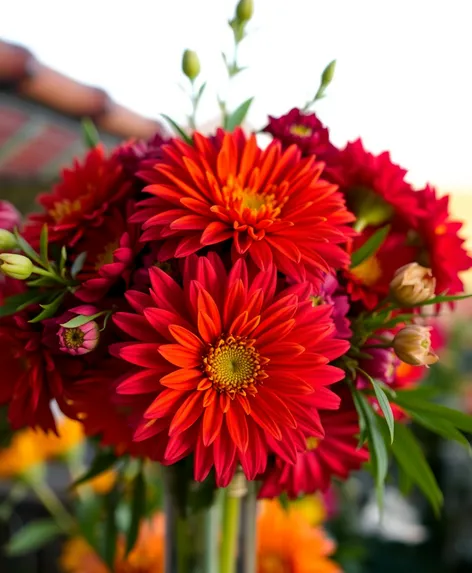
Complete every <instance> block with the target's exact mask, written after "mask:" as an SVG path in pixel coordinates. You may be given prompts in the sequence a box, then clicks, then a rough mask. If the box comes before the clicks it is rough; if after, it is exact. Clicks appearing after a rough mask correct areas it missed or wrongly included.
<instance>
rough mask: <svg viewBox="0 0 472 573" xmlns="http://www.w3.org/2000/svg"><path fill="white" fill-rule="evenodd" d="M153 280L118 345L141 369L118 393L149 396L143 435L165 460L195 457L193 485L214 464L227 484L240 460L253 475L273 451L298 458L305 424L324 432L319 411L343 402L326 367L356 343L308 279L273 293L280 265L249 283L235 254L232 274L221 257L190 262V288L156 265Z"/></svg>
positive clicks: (136, 297) (132, 296)
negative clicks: (344, 335) (337, 330)
mask: <svg viewBox="0 0 472 573" xmlns="http://www.w3.org/2000/svg"><path fill="white" fill-rule="evenodd" d="M150 277H151V282H152V289H151V294H150V296H149V295H144V294H142V293H139V292H129V293H128V295H127V298H128V301H129V303H130V304H131V305H132V306H133V308H134V309H135V311H136V313H118V314H116V315H115V316H114V320H115V323H116V324H117V325H118V326H119V327H120V328H121V329H122V330H123V331H124V332H125V333H126V334H128V335H129V336H131V337H133V338H134V339H135V340H137V342H136V341H133V342H129V343H123V344H118V345H115V346H113V347H112V352H113V354H114V355H116V356H119V357H121V358H122V359H123V360H125V361H126V362H129V363H131V364H134V365H136V366H137V367H138V369H136V371H135V372H134V373H132V374H131V375H130V376H129V377H128V378H127V379H125V380H124V381H123V382H121V384H120V385H119V387H118V392H119V393H121V394H124V395H137V396H140V395H146V396H148V397H152V398H153V402H152V404H151V405H150V406H149V408H148V409H147V410H146V412H145V413H144V416H143V417H142V420H141V422H140V424H139V426H138V427H137V430H136V433H135V440H143V439H148V438H150V437H152V436H156V438H159V440H158V441H160V443H161V444H166V449H165V452H164V455H163V457H162V459H161V460H160V461H161V462H163V463H165V464H173V463H175V462H176V461H178V460H180V459H182V458H183V457H185V456H188V455H189V454H191V453H193V454H194V455H195V458H194V459H195V477H196V479H197V480H203V479H205V477H206V476H207V475H208V473H209V471H210V470H211V468H212V467H213V466H214V467H215V472H216V479H217V482H218V484H219V485H220V486H224V485H226V484H228V483H229V481H230V480H231V478H232V476H233V475H234V472H235V471H236V467H237V465H238V464H241V465H242V467H243V470H244V472H245V473H246V475H247V476H248V478H249V479H254V477H255V476H256V475H257V474H259V473H261V472H263V471H264V470H265V466H266V463H267V458H268V456H269V453H270V452H277V454H278V455H280V456H281V457H282V458H283V459H284V460H286V461H287V462H288V463H293V462H294V461H295V460H296V456H297V451H298V450H300V449H303V448H304V447H305V440H304V434H303V432H302V430H301V429H300V426H303V427H306V428H307V431H308V432H310V435H313V436H318V437H321V436H323V429H322V427H321V425H320V423H319V414H318V410H319V409H322V408H326V409H329V408H336V407H337V405H338V403H339V400H338V398H337V396H336V395H334V394H333V393H332V392H331V391H330V390H328V389H327V388H326V386H328V385H329V384H332V383H333V382H336V381H338V380H339V379H341V378H342V377H343V375H344V374H343V372H342V371H341V370H339V369H337V368H334V367H332V366H328V365H327V363H328V362H329V360H332V359H334V358H336V357H338V356H340V355H341V354H343V353H344V352H345V351H346V350H347V348H348V347H349V344H348V343H347V342H346V341H341V340H335V339H333V335H334V325H333V323H332V321H331V320H330V313H331V309H330V307H329V306H318V307H313V304H312V302H311V300H310V298H309V294H310V292H311V288H310V285H309V284H308V283H303V284H298V285H294V286H291V287H289V288H287V289H286V290H284V291H282V292H281V293H279V294H277V295H275V288H276V271H275V267H274V266H272V265H271V266H270V267H269V268H267V270H265V271H259V272H257V273H256V274H255V276H254V277H248V271H247V266H246V263H245V262H244V261H243V260H242V259H239V260H238V262H237V263H236V264H235V265H234V267H233V268H232V270H231V272H230V273H229V275H227V274H226V271H225V268H224V266H223V264H222V262H221V260H220V259H219V258H218V257H217V256H215V255H213V254H210V255H209V256H208V258H205V257H201V258H198V257H196V256H194V257H190V258H189V260H188V261H187V264H186V268H185V271H184V273H183V287H180V286H179V285H178V284H177V283H176V282H175V281H174V280H173V279H172V278H171V277H169V275H167V274H166V273H165V272H164V271H162V270H161V269H159V268H156V267H154V268H152V269H151V270H150ZM151 456H152V457H156V456H155V452H151Z"/></svg>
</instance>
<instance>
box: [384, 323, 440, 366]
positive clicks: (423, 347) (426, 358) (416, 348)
mask: <svg viewBox="0 0 472 573" xmlns="http://www.w3.org/2000/svg"><path fill="white" fill-rule="evenodd" d="M393 348H394V350H395V353H396V355H397V356H398V358H400V360H402V361H403V362H406V363H407V364H411V365H412V366H429V365H430V364H434V363H435V362H437V361H438V360H439V359H438V356H437V355H436V354H435V353H434V352H433V350H432V348H431V327H429V326H419V325H418V324H410V325H408V326H405V327H404V328H402V329H401V330H400V331H398V332H397V334H396V335H395V338H394V339H393Z"/></svg>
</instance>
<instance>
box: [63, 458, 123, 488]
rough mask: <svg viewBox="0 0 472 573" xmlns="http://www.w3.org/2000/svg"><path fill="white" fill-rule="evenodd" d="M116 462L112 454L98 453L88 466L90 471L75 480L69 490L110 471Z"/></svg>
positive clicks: (116, 459)
mask: <svg viewBox="0 0 472 573" xmlns="http://www.w3.org/2000/svg"><path fill="white" fill-rule="evenodd" d="M117 461H118V458H117V457H116V456H115V454H114V453H113V452H110V451H99V452H98V453H97V455H96V456H95V458H94V460H93V461H92V463H91V465H90V469H89V470H88V471H87V472H85V473H84V475H82V476H81V477H79V478H78V479H76V480H75V482H74V483H73V484H72V485H71V486H70V488H75V487H77V486H79V485H81V484H83V483H86V482H88V481H89V480H91V479H92V478H94V477H96V476H98V475H100V474H101V473H103V472H104V471H105V470H108V469H110V468H111V467H113V466H114V465H115V463H116V462H117Z"/></svg>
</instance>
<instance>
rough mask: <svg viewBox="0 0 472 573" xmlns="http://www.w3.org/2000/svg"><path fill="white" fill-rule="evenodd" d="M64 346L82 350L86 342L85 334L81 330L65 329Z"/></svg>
mask: <svg viewBox="0 0 472 573" xmlns="http://www.w3.org/2000/svg"><path fill="white" fill-rule="evenodd" d="M64 330H65V332H64V344H65V346H67V348H80V347H81V346H82V344H83V342H84V338H85V334H84V333H83V332H82V330H81V329H80V328H65V329H64Z"/></svg>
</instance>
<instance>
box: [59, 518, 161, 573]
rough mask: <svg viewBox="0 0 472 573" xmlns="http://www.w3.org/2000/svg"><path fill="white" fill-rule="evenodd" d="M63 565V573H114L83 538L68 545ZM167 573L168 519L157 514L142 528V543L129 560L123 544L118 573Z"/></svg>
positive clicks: (117, 567) (118, 554) (78, 538)
mask: <svg viewBox="0 0 472 573" xmlns="http://www.w3.org/2000/svg"><path fill="white" fill-rule="evenodd" d="M59 563H60V567H61V570H62V571H63V573H110V570H109V568H108V567H107V566H106V565H105V564H104V563H103V561H102V560H101V559H100V557H99V556H98V555H97V554H96V553H95V552H94V550H93V549H92V548H91V547H90V546H89V545H88V544H87V542H86V541H84V540H83V539H81V538H80V537H73V538H72V539H70V540H69V541H67V542H66V543H65V544H64V547H63V550H62V555H61V557H60V562H59ZM163 572H164V516H163V515H162V514H156V515H155V516H154V517H153V518H152V519H151V520H150V521H145V522H144V523H143V525H142V526H141V530H140V533H139V538H138V541H137V542H136V545H135V547H134V549H133V551H131V553H130V554H129V556H128V557H127V558H125V545H124V540H123V539H120V540H119V542H118V547H117V557H116V560H115V568H114V573H163Z"/></svg>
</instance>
